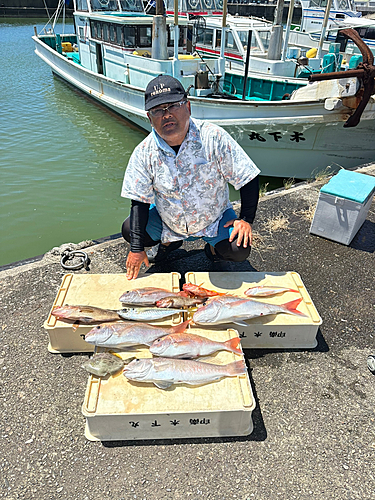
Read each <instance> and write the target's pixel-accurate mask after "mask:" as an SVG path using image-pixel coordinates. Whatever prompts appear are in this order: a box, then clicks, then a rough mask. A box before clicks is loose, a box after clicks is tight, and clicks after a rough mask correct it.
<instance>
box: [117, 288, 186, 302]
mask: <svg viewBox="0 0 375 500" xmlns="http://www.w3.org/2000/svg"><path fill="white" fill-rule="evenodd" d="M181 295H184V296H187V294H186V293H182V292H171V291H170V290H167V289H165V288H156V287H153V286H148V287H145V288H136V289H134V290H129V291H128V292H124V293H123V294H122V295H121V297H120V302H122V303H123V304H128V305H133V306H137V305H139V306H153V305H155V304H156V301H158V300H160V299H162V298H164V297H171V296H174V297H178V296H181Z"/></svg>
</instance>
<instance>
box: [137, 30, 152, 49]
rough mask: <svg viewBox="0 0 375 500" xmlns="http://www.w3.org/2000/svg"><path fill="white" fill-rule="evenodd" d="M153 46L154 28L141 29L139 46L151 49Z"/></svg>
mask: <svg viewBox="0 0 375 500" xmlns="http://www.w3.org/2000/svg"><path fill="white" fill-rule="evenodd" d="M151 45H152V28H151V26H140V27H139V46H140V47H151Z"/></svg>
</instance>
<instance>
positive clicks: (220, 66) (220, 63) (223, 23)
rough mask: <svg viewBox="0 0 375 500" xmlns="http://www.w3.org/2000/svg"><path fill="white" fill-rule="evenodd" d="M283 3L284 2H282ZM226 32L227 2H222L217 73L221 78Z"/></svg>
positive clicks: (223, 70)
mask: <svg viewBox="0 0 375 500" xmlns="http://www.w3.org/2000/svg"><path fill="white" fill-rule="evenodd" d="M283 1H284V0H283ZM226 31H227V0H223V21H222V25H221V43H220V58H219V61H218V62H219V72H220V74H221V75H222V76H224V73H225V38H226Z"/></svg>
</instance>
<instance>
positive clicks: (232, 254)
mask: <svg viewBox="0 0 375 500" xmlns="http://www.w3.org/2000/svg"><path fill="white" fill-rule="evenodd" d="M250 251H251V247H250V246H248V247H246V248H244V247H243V246H242V245H240V246H237V242H236V240H234V241H232V242H230V241H229V240H223V241H219V243H217V244H216V245H215V252H216V253H217V255H218V256H219V257H220V258H221V259H222V260H228V261H230V262H243V261H245V260H246V259H247V258H248V257H249V255H250Z"/></svg>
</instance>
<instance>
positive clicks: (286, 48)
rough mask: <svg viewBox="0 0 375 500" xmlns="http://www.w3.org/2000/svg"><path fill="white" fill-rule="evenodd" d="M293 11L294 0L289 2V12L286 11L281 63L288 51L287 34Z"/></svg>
mask: <svg viewBox="0 0 375 500" xmlns="http://www.w3.org/2000/svg"><path fill="white" fill-rule="evenodd" d="M293 11H294V0H290V4H289V10H288V19H287V22H286V28H285V37H284V45H283V52H282V54H281V60H282V61H285V58H286V52H287V50H288V42H289V33H290V26H291V24H292V18H293Z"/></svg>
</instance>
